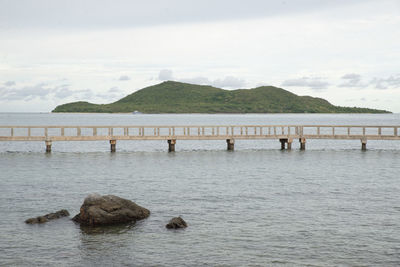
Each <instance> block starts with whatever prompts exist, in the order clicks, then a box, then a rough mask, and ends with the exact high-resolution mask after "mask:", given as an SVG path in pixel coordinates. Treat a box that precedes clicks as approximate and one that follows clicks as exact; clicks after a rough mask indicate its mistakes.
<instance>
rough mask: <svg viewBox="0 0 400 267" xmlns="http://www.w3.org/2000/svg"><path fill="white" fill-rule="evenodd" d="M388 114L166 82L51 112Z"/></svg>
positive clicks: (272, 91)
mask: <svg viewBox="0 0 400 267" xmlns="http://www.w3.org/2000/svg"><path fill="white" fill-rule="evenodd" d="M134 111H138V112H142V113H391V112H389V111H386V110H378V109H369V108H357V107H340V106H334V105H332V104H331V103H329V102H328V101H326V100H325V99H322V98H316V97H311V96H298V95H295V94H293V93H291V92H289V91H286V90H284V89H282V88H277V87H274V86H261V87H257V88H253V89H238V90H224V89H221V88H216V87H212V86H207V85H196V84H189V83H181V82H174V81H167V82H163V83H160V84H157V85H153V86H149V87H146V88H143V89H141V90H139V91H136V92H134V93H132V94H130V95H128V96H126V97H124V98H122V99H120V100H118V101H116V102H114V103H110V104H92V103H89V102H83V101H80V102H72V103H67V104H63V105H59V106H57V107H56V108H55V109H54V110H53V111H52V112H91V113H130V112H134Z"/></svg>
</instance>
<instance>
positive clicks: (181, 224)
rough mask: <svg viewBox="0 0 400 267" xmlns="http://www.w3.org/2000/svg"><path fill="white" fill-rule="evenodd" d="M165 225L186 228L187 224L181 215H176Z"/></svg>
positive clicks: (169, 227) (173, 227)
mask: <svg viewBox="0 0 400 267" xmlns="http://www.w3.org/2000/svg"><path fill="white" fill-rule="evenodd" d="M165 227H167V228H168V229H179V228H186V227H187V224H186V222H185V221H184V220H183V219H182V218H181V217H175V218H172V219H171V220H170V221H169V223H168V224H167V225H166V226H165Z"/></svg>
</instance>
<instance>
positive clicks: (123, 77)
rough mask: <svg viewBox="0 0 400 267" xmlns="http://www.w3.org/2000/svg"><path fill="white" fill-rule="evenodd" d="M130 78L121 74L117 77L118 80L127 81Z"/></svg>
mask: <svg viewBox="0 0 400 267" xmlns="http://www.w3.org/2000/svg"><path fill="white" fill-rule="evenodd" d="M130 79H131V78H130V77H129V76H127V75H122V76H121V77H119V79H118V81H129V80H130Z"/></svg>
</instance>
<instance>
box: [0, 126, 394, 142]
mask: <svg viewBox="0 0 400 267" xmlns="http://www.w3.org/2000/svg"><path fill="white" fill-rule="evenodd" d="M227 137H230V138H235V139H265V138H267V139H268V138H271V139H274V138H293V139H294V138H302V137H303V138H307V139H360V138H366V139H370V140H393V139H400V126H364V125H363V126H360V125H228V126H212V125H211V126H210V125H208V126H0V141H46V140H53V141H90V140H93V141H95V140H109V139H120V140H169V139H171V138H173V139H186V140H202V139H216V140H219V139H225V138H227Z"/></svg>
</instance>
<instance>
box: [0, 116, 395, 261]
mask: <svg viewBox="0 0 400 267" xmlns="http://www.w3.org/2000/svg"><path fill="white" fill-rule="evenodd" d="M7 124H8V125H64V124H65V125H112V124H114V125H125V124H126V125H150V124H151V125H173V124H180V125H185V124H192V125H201V124H208V125H210V124H211V125H218V124H224V125H226V124H364V125H367V124H368V125H371V124H372V125H374V124H380V125H399V124H400V114H383V115H349V114H341V115H324V114H312V115H311V114H310V115H308V114H296V115H286V114H285V115H284V114H275V115H268V114H264V115H263V114H257V115H252V114H250V115H131V114H119V115H116V114H113V115H111V114H15V113H14V114H6V113H2V114H0V125H7ZM293 146H294V149H293V150H292V151H280V150H279V148H280V143H279V142H278V141H277V140H266V141H236V145H235V152H227V151H225V149H226V144H225V142H224V141H179V140H178V143H177V145H176V150H177V151H176V152H175V153H167V152H166V151H167V144H166V142H165V141H126V142H118V143H117V153H114V154H111V153H109V144H108V143H107V142H58V143H57V142H55V143H53V152H52V153H51V154H45V153H43V151H44V144H43V143H42V142H14V143H12V142H0V218H1V220H0V265H1V266H3V265H6V266H7V265H11V266H13V265H16V266H31V265H44V266H49V265H50V266H95V265H97V266H110V265H116V266H118V265H123V266H135V265H136V266H143V265H145V266H148V265H151V266H154V265H156V266H171V265H175V266H185V265H187V266H202V265H212V266H215V265H226V266H266V265H276V266H280V265H282V266H287V265H288V266H292V265H294V266H332V265H353V266H378V265H379V266H398V265H399V264H400V194H399V192H400V142H398V141H369V142H368V151H366V152H362V151H361V150H360V141H326V140H325V141H314V140H309V141H308V142H307V150H306V151H299V150H298V144H294V145H293ZM89 193H100V194H115V195H118V196H121V197H125V198H128V199H131V200H133V201H135V202H136V203H138V204H139V205H142V206H144V207H146V208H148V209H150V211H151V216H150V217H149V218H148V219H146V220H143V221H140V222H138V223H136V225H124V226H117V227H102V228H95V229H86V228H81V227H80V226H78V225H76V224H74V223H73V222H72V221H70V220H69V219H68V218H63V219H59V220H55V221H51V222H49V223H47V224H43V225H26V224H25V223H24V220H25V219H27V218H30V217H35V216H38V215H43V214H46V213H49V212H53V211H56V210H59V209H64V208H65V209H67V210H69V211H70V213H71V215H72V216H73V215H75V214H76V213H77V212H78V211H79V207H80V205H81V204H82V201H83V199H84V198H85V196H86V195H88V194H89ZM178 215H181V216H182V217H183V218H184V219H185V220H186V221H187V223H188V224H189V227H188V228H187V229H185V230H183V231H168V230H167V229H166V228H165V224H166V223H167V222H168V220H169V219H170V218H171V217H174V216H178Z"/></svg>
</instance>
